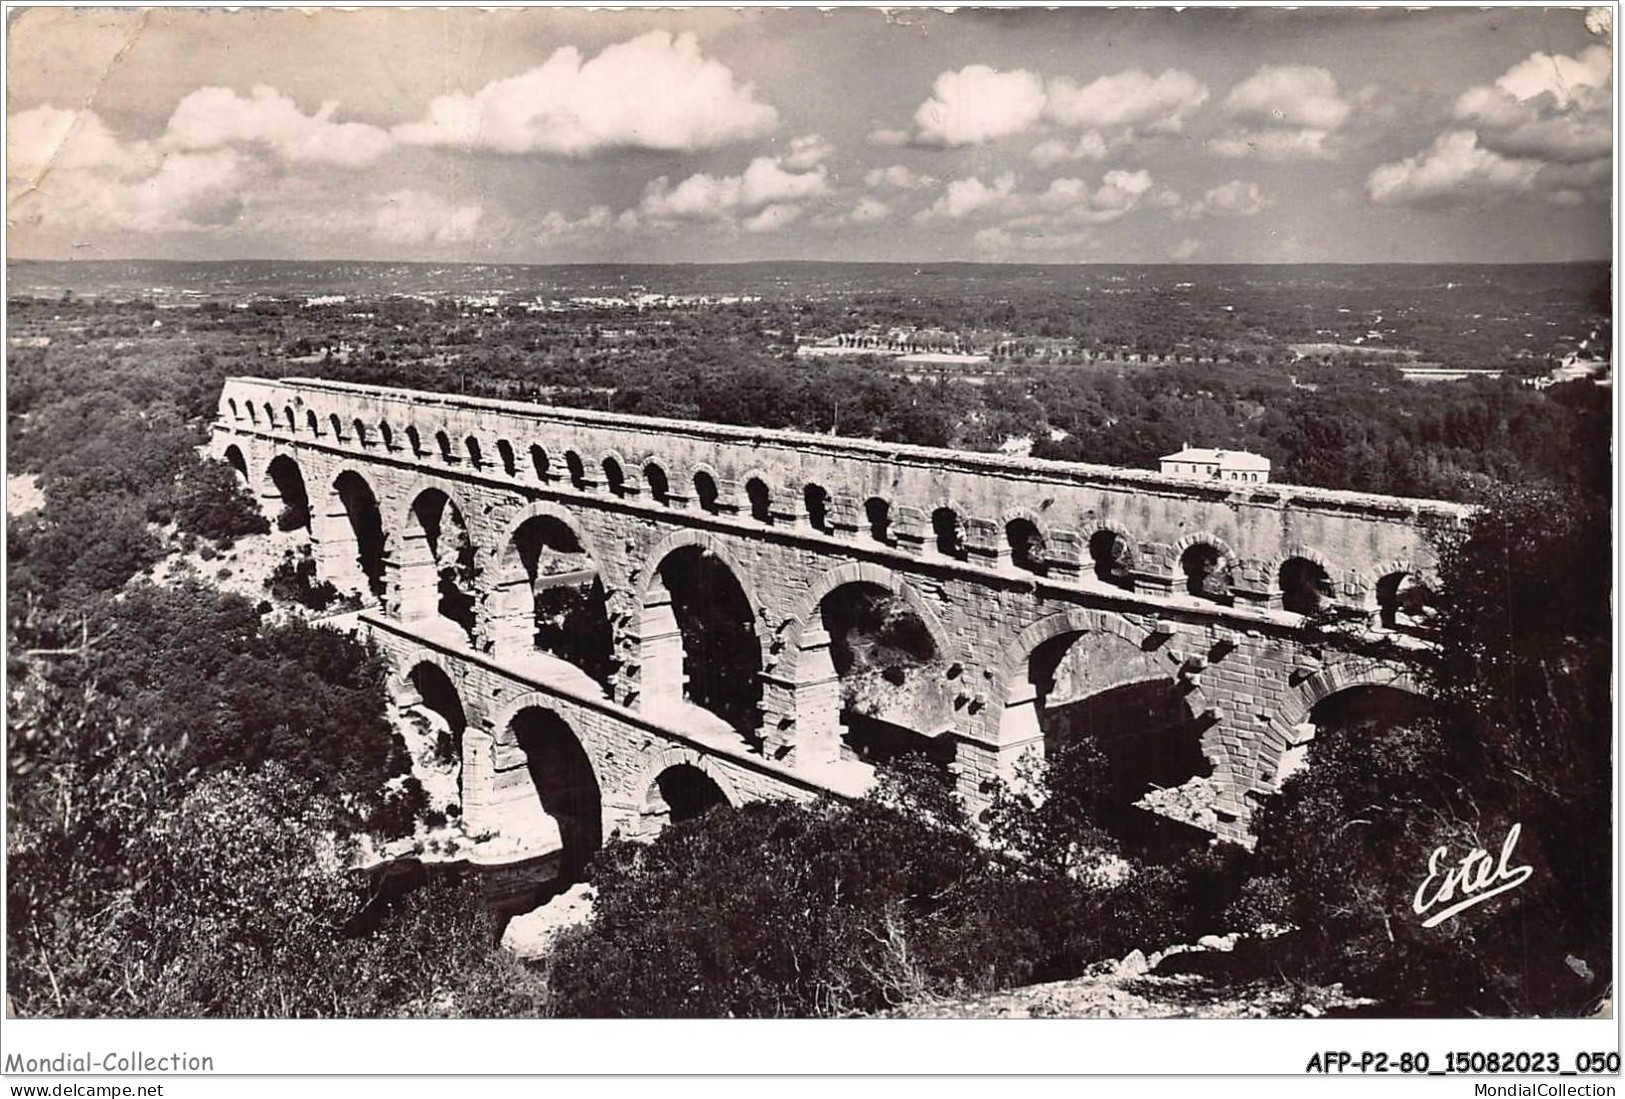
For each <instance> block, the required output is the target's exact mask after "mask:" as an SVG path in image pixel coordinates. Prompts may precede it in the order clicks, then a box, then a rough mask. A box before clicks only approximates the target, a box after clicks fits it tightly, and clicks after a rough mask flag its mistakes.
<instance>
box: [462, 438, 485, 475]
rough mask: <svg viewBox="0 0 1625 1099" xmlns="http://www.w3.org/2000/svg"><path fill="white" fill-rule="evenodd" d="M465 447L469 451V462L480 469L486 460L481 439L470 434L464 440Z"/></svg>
mask: <svg viewBox="0 0 1625 1099" xmlns="http://www.w3.org/2000/svg"><path fill="white" fill-rule="evenodd" d="M463 449H464V450H466V451H468V464H469V465H470V466H471V467H473V468H474V469H479V468H480V466H481V465H482V464H483V462H484V455H483V454H482V453H481V452H480V441H479V440H478V439H476V438H474V436H472V435H470V436H469V437H468V438H466V439H464V440H463Z"/></svg>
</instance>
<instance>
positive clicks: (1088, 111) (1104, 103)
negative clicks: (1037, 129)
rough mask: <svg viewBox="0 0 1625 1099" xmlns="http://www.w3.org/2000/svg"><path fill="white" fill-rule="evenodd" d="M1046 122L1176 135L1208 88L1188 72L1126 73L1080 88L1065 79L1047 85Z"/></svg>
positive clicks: (1204, 97) (1199, 103) (1078, 127)
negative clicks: (1153, 74)
mask: <svg viewBox="0 0 1625 1099" xmlns="http://www.w3.org/2000/svg"><path fill="white" fill-rule="evenodd" d="M1048 90H1049V98H1048V102H1047V103H1046V105H1045V111H1044V114H1045V117H1047V118H1048V119H1049V120H1050V121H1052V122H1055V123H1057V124H1058V125H1061V126H1066V127H1068V128H1071V129H1082V130H1104V129H1109V128H1112V127H1119V126H1121V127H1128V128H1131V129H1137V130H1145V131H1149V132H1152V133H1177V132H1179V131H1180V130H1181V129H1183V127H1184V124H1185V116H1186V115H1188V114H1190V113H1191V112H1192V111H1194V110H1196V109H1197V108H1198V107H1200V106H1202V104H1204V103H1206V102H1207V99H1208V90H1207V85H1205V84H1203V83H1202V82H1201V81H1200V80H1198V79H1196V77H1194V76H1192V75H1191V74H1190V73H1188V72H1181V71H1180V70H1179V69H1168V70H1166V71H1164V72H1162V73H1161V74H1159V75H1157V76H1152V75H1151V74H1150V73H1147V72H1142V71H1140V70H1139V69H1130V70H1128V71H1126V72H1120V73H1114V74H1112V75H1110V76H1102V77H1100V78H1099V79H1097V80H1093V81H1091V82H1090V83H1088V84H1085V85H1083V86H1082V87H1079V86H1078V85H1077V84H1076V83H1074V82H1073V81H1071V80H1069V79H1067V78H1066V77H1064V76H1063V77H1057V78H1056V79H1054V80H1051V81H1050V82H1049V89H1048Z"/></svg>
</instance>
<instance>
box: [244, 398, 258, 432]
mask: <svg viewBox="0 0 1625 1099" xmlns="http://www.w3.org/2000/svg"><path fill="white" fill-rule="evenodd" d="M244 403H245V404H246V405H247V407H248V422H249V423H251V424H253V425H254V426H255V427H258V426H259V424H260V414H259V413H258V412H256V411H255V410H254V402H253V401H246V402H244Z"/></svg>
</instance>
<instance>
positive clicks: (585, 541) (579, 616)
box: [486, 500, 632, 691]
mask: <svg viewBox="0 0 1625 1099" xmlns="http://www.w3.org/2000/svg"><path fill="white" fill-rule="evenodd" d="M537 521H542V522H543V523H544V524H545V523H555V524H558V526H559V527H561V528H563V531H564V532H565V533H566V536H567V540H570V541H573V542H574V543H575V545H576V546H577V547H578V548H579V551H580V553H581V556H582V557H584V558H585V561H583V562H581V563H580V564H581V565H582V566H583V571H584V570H585V569H586V568H590V569H591V572H592V575H591V576H590V577H588V576H574V575H572V574H569V573H568V572H564V571H561V572H560V573H558V574H557V575H558V578H559V583H558V584H557V585H554V586H551V587H545V588H544V587H540V586H538V583H537V582H538V580H540V579H542V577H541V576H538V575H532V570H533V569H539V568H540V567H541V559H540V553H542V552H545V551H547V550H552V551H555V552H561V547H558V546H553V545H549V544H548V543H547V542H541V543H533V544H531V545H521V536H522V534H524V532H525V530H526V528H527V526H528V525H530V524H533V523H536V522H537ZM530 549H535V550H537V551H538V557H537V560H535V561H527V560H526V557H525V555H526V553H527V552H528V551H529V550H530ZM556 559H557V558H555V560H556ZM565 559H566V560H567V559H568V558H567V557H566V558H565ZM486 560H488V561H490V562H492V564H493V566H494V572H493V575H492V576H491V577H489V578H488V579H487V583H486V589H487V599H486V607H487V612H488V613H487V620H488V626H489V634H490V639H491V643H492V650H493V652H494V653H495V654H496V655H498V656H499V657H500V656H510V657H512V656H520V657H522V656H525V655H528V654H530V653H531V652H533V651H535V650H536V649H537V648H540V649H542V650H543V651H546V652H548V653H550V654H551V655H553V656H555V657H557V658H558V659H560V660H564V661H566V662H567V663H570V664H573V665H574V666H575V667H576V668H578V669H580V670H581V671H582V672H584V673H586V674H587V675H589V676H591V677H592V678H593V680H594V681H595V682H596V683H597V684H598V686H599V687H600V688H603V689H604V690H606V691H608V690H609V689H610V688H611V682H612V679H613V675H614V673H615V671H616V670H617V669H618V667H619V664H620V660H621V657H620V654H621V653H622V652H623V651H624V648H625V637H624V631H623V630H618V629H616V628H615V623H617V622H622V623H624V622H628V621H631V619H632V607H631V606H630V601H629V599H628V597H627V595H626V585H625V583H624V580H623V579H622V578H621V577H620V576H618V575H614V574H612V573H611V571H610V570H612V569H613V568H614V562H613V561H612V560H611V559H610V558H608V557H606V556H605V555H604V554H602V553H601V552H599V549H598V545H597V542H596V540H595V539H594V538H593V537H592V535H591V534H590V533H588V532H587V531H586V529H585V528H584V527H583V526H582V524H581V523H580V521H579V520H578V518H577V517H576V516H575V515H574V514H573V513H572V512H570V510H569V509H567V508H565V507H563V506H562V505H559V504H557V503H553V502H551V501H546V500H535V501H532V502H531V503H529V504H528V505H526V506H525V507H524V508H523V509H521V510H520V511H519V512H518V513H516V514H515V515H513V516H512V517H511V518H510V519H509V520H508V522H507V523H506V525H505V526H504V528H503V531H502V533H501V535H500V537H499V539H498V540H497V541H496V542H494V543H492V544H491V545H490V546H489V547H488V550H487V555H486ZM549 592H552V593H556V594H555V595H552V596H549V595H548V594H546V593H549ZM549 599H551V600H552V601H551V602H550V603H548V602H545V601H547V600H549ZM544 611H546V612H549V614H550V617H549V620H548V621H547V622H545V623H544V622H543V621H542V620H541V619H540V618H539V615H540V614H542V613H543V612H544ZM554 614H556V615H557V616H558V618H559V621H558V622H557V623H556V624H554V623H552V620H551V619H552V616H553V615H554ZM544 625H546V626H547V627H548V629H547V631H546V633H545V636H544V631H543V629H542V627H543V626H544ZM544 642H546V643H545V644H544Z"/></svg>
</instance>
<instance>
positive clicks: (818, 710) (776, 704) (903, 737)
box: [769, 561, 965, 764]
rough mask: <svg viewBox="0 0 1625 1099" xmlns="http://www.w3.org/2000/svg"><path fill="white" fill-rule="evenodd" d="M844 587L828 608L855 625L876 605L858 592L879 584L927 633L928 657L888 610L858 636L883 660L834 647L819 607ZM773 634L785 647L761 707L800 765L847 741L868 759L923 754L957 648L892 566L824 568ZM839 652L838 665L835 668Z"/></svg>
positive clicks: (948, 694)
mask: <svg viewBox="0 0 1625 1099" xmlns="http://www.w3.org/2000/svg"><path fill="white" fill-rule="evenodd" d="M848 588H851V589H855V590H854V591H853V593H852V600H851V601H847V602H837V603H835V604H832V605H831V606H830V608H829V612H828V613H829V614H835V615H838V616H839V615H845V616H849V617H848V618H847V621H848V623H849V624H851V625H852V626H853V627H854V628H855V629H856V628H857V627H859V626H860V625H861V624H862V623H863V622H864V621H865V619H866V618H870V616H871V615H872V614H873V613H874V612H875V611H876V610H877V609H878V608H877V607H876V605H875V604H874V603H873V602H872V601H869V600H870V599H871V597H869V596H867V595H865V594H864V591H863V589H866V588H867V589H878V590H880V591H882V592H885V593H888V594H889V595H891V596H893V597H896V598H897V599H899V600H901V602H902V604H903V606H904V607H906V608H907V610H908V612H909V613H910V614H911V615H912V617H913V619H914V620H915V621H917V622H918V624H919V628H923V630H924V632H925V634H926V636H927V638H929V642H930V650H931V651H930V653H929V654H927V653H925V652H924V651H923V648H919V647H917V641H918V638H914V639H910V638H909V636H908V634H909V631H911V630H913V629H914V628H915V627H913V626H908V625H906V624H904V623H902V622H900V621H898V620H893V619H891V618H890V617H889V615H888V616H886V617H884V618H883V619H882V620H881V621H882V622H883V623H884V624H883V625H882V626H881V627H880V628H879V629H876V630H873V631H866V632H862V633H860V634H859V636H862V637H865V638H869V639H871V640H872V642H873V645H872V646H871V650H872V652H875V653H880V654H884V653H886V652H889V653H890V654H891V655H890V656H889V657H888V656H884V655H882V659H880V660H879V661H871V662H869V663H868V666H864V665H863V664H860V663H858V662H857V661H856V658H857V656H858V653H859V650H857V649H842V650H840V651H839V652H838V651H837V638H834V637H832V636H831V633H830V629H829V625H828V623H829V618H828V615H827V614H826V608H825V603H826V600H828V599H829V598H830V597H831V596H833V595H835V594H836V593H838V592H841V591H842V590H843V589H848ZM871 621H872V619H871ZM899 630H901V632H900V633H899V632H898V631H899ZM781 634H782V640H783V650H784V651H783V656H782V658H781V660H780V663H779V666H778V667H776V668H775V669H774V670H773V682H774V683H775V691H776V694H775V695H774V696H773V697H772V698H771V699H770V704H769V709H770V710H771V711H772V712H775V713H777V714H778V715H779V716H780V720H781V721H786V722H787V723H789V722H793V724H794V726H795V744H794V750H795V753H796V758H797V760H798V761H800V762H802V763H803V764H816V763H827V762H833V761H834V760H836V759H837V758H839V757H840V754H841V750H842V744H843V743H844V742H847V741H849V740H850V741H851V745H850V746H852V747H853V748H855V749H857V750H860V752H864V751H870V752H873V753H874V758H875V759H876V761H880V760H881V757H883V756H884V757H889V756H891V755H895V754H896V753H897V752H899V751H920V750H926V751H929V748H930V746H931V745H930V744H929V743H928V742H925V741H923V740H922V738H930V737H936V736H937V735H939V734H941V733H943V732H945V731H947V729H948V727H949V726H951V725H952V723H953V720H954V718H953V713H954V707H955V702H956V697H957V695H958V693H959V692H960V690H961V688H960V687H959V686H958V685H957V683H956V682H955V681H956V680H958V678H959V677H960V676H961V675H963V672H964V667H965V663H964V657H963V654H962V653H961V652H960V649H959V647H958V646H957V645H956V644H955V642H954V637H953V635H952V634H951V633H949V632H948V630H947V629H946V628H945V627H944V626H943V623H942V621H941V619H940V618H939V617H938V616H937V614H936V612H935V611H933V610H932V609H931V607H930V605H929V604H928V603H926V601H925V600H924V599H923V598H922V597H921V596H920V594H919V592H918V591H916V590H915V588H914V587H913V586H912V585H911V584H909V583H908V582H907V581H906V580H905V579H904V578H902V577H901V576H899V575H898V574H896V573H894V572H893V571H892V570H891V569H888V568H886V567H885V566H883V565H878V564H874V563H872V562H867V561H853V562H848V563H847V564H844V565H840V566H837V567H835V568H833V569H830V570H828V571H827V572H825V573H824V574H823V575H822V576H820V577H819V578H818V579H817V580H816V581H814V582H813V584H812V585H810V586H809V588H808V589H807V591H806V593H805V594H804V595H803V596H802V598H801V600H800V601H799V603H798V604H797V606H796V609H795V611H794V612H793V613H792V615H791V616H790V618H789V619H787V620H786V622H785V624H784V627H783V629H782V630H781ZM887 634H891V635H892V636H889V637H888V636H887ZM846 636H847V637H850V636H852V634H850V633H849V634H847V635H846ZM841 643H842V644H845V643H846V641H845V638H844V637H843V638H842V639H841ZM841 652H845V653H846V654H847V655H846V662H847V664H848V667H846V668H842V667H840V660H839V658H840V656H841ZM917 673H918V674H917ZM883 682H884V683H885V684H889V686H883V685H882V684H883ZM854 737H855V738H857V739H856V740H852V739H851V738H854ZM859 742H861V743H859Z"/></svg>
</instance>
